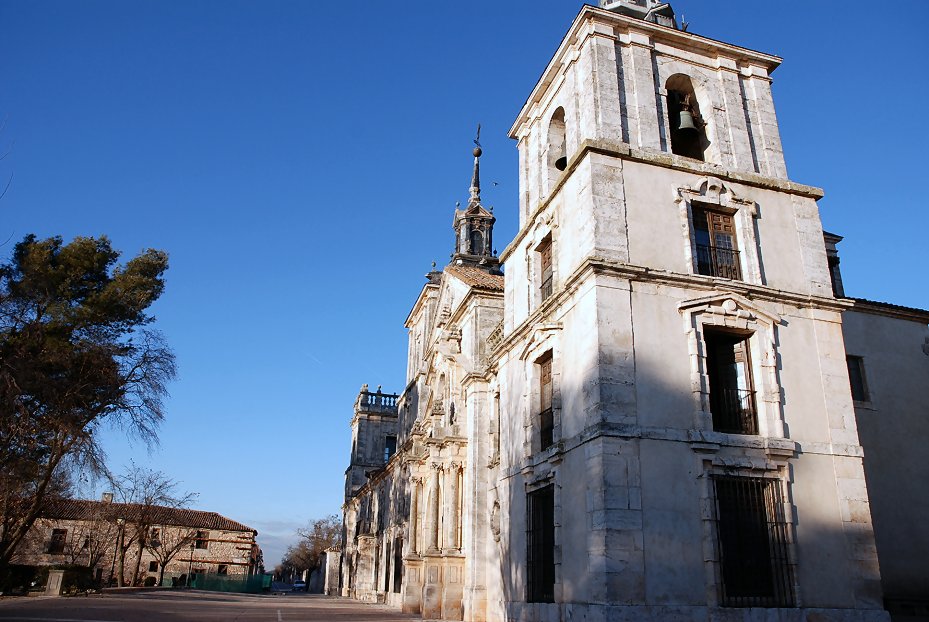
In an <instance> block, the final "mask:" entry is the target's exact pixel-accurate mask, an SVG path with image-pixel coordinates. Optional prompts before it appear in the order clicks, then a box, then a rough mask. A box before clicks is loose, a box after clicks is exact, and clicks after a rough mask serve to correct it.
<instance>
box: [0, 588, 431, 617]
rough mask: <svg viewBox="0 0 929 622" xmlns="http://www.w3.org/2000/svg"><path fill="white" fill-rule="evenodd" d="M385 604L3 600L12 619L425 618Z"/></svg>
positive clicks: (288, 598)
mask: <svg viewBox="0 0 929 622" xmlns="http://www.w3.org/2000/svg"><path fill="white" fill-rule="evenodd" d="M419 619H420V618H419V617H418V616H413V615H409V614H404V613H400V612H399V611H397V610H396V609H393V608H390V607H385V606H383V605H370V604H366V603H359V602H357V601H353V600H349V599H345V598H330V597H327V596H320V595H317V594H299V593H298V594H283V595H270V594H223V593H217V592H202V591H198V590H190V591H157V592H154V591H153V592H148V593H146V592H135V593H131V594H103V595H94V596H86V597H81V596H76V597H62V598H50V597H20V598H4V599H2V600H0V620H2V621H10V622H14V621H15V622H33V621H42V622H317V621H319V622H329V621H333V622H342V621H345V622H347V621H349V620H351V621H352V622H382V621H384V622H386V621H391V620H419Z"/></svg>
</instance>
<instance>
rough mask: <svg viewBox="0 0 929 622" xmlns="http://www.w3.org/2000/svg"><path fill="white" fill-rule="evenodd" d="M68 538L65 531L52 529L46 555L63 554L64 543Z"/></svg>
mask: <svg viewBox="0 0 929 622" xmlns="http://www.w3.org/2000/svg"><path fill="white" fill-rule="evenodd" d="M67 538H68V530H67V529H52V537H51V538H50V539H49V541H48V548H47V549H46V553H51V554H52V555H60V554H61V553H64V552H65V541H66V540H67Z"/></svg>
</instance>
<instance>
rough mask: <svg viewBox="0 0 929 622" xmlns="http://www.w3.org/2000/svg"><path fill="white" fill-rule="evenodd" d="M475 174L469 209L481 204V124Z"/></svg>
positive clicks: (476, 139) (475, 155) (472, 177)
mask: <svg viewBox="0 0 929 622" xmlns="http://www.w3.org/2000/svg"><path fill="white" fill-rule="evenodd" d="M474 144H475V147H474V151H473V153H474V174H473V175H472V176H471V199H470V200H469V201H468V207H471V206H472V205H480V204H481V154H482V153H483V151H481V124H480V123H478V124H477V138H475V139H474Z"/></svg>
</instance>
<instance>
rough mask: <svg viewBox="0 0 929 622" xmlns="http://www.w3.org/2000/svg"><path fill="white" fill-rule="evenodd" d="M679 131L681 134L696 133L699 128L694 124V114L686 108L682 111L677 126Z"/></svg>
mask: <svg viewBox="0 0 929 622" xmlns="http://www.w3.org/2000/svg"><path fill="white" fill-rule="evenodd" d="M677 130H678V131H679V132H691V131H693V132H696V131H697V126H696V125H695V124H694V115H693V113H692V112H690V111H689V110H687V109H686V108H684V109H683V110H681V114H680V117H679V120H678V124H677Z"/></svg>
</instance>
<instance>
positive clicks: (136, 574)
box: [129, 538, 145, 586]
mask: <svg viewBox="0 0 929 622" xmlns="http://www.w3.org/2000/svg"><path fill="white" fill-rule="evenodd" d="M138 549H139V550H138V551H136V556H135V568H133V569H132V583H130V584H129V585H132V586H135V584H136V580H138V578H139V567H140V566H141V565H142V551H143V550H145V544H144V542H143V540H142V538H139V547H138Z"/></svg>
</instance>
